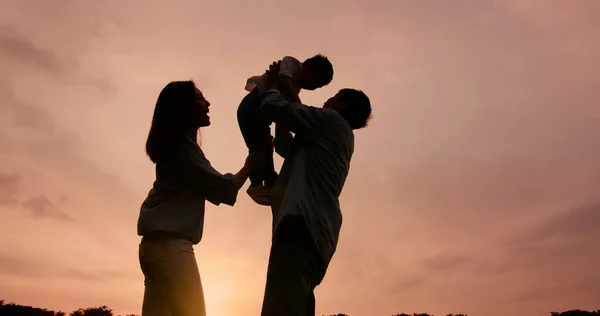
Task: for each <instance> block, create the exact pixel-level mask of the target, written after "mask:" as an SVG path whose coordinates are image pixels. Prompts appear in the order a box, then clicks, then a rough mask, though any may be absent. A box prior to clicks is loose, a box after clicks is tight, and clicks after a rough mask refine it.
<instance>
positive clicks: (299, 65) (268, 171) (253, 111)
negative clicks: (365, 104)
mask: <svg viewBox="0 0 600 316" xmlns="http://www.w3.org/2000/svg"><path fill="white" fill-rule="evenodd" d="M332 79H333V66H332V64H331V62H330V61H329V59H328V58H327V57H325V56H323V55H316V56H314V57H311V58H309V59H307V60H305V61H304V62H300V61H299V60H298V59H296V58H294V57H290V56H286V57H284V58H283V59H282V60H281V61H280V63H279V76H278V78H277V84H278V87H279V90H280V92H281V94H282V95H283V96H284V97H285V98H286V99H288V100H289V101H292V102H298V103H300V98H299V97H298V93H300V91H301V90H302V89H305V90H316V89H318V88H321V87H323V86H326V85H328V84H329V83H330V82H331V80H332ZM270 80H271V78H270V77H269V75H268V74H267V72H265V73H264V74H262V75H260V76H253V77H250V78H248V80H247V81H246V87H245V89H246V91H248V92H249V93H248V95H246V97H244V99H243V100H242V102H241V103H240V105H239V107H238V111H237V117H238V124H239V126H240V130H241V132H242V135H243V137H244V141H245V142H246V146H247V147H248V150H249V151H250V152H251V153H252V152H264V153H265V154H266V157H267V159H266V162H265V164H264V165H263V166H261V167H259V168H256V169H255V170H254V172H253V173H252V175H251V176H250V182H251V184H250V187H249V188H248V190H247V193H248V195H249V196H250V197H251V198H252V199H253V200H254V201H255V202H256V203H258V204H261V205H270V203H271V201H270V199H269V198H268V195H267V194H266V193H265V192H266V191H265V190H264V189H265V188H270V187H271V186H273V184H274V183H275V180H276V179H277V172H276V171H275V167H274V164H273V137H272V136H271V123H272V122H271V121H270V120H268V119H267V118H266V117H265V116H264V115H263V114H262V113H261V111H260V103H261V101H262V99H263V98H264V96H265V94H266V92H267V90H268V88H269V83H270ZM279 130H284V129H283V128H282V129H279V126H278V131H279ZM278 131H277V132H276V133H275V137H276V138H277V134H278V133H279V132H278Z"/></svg>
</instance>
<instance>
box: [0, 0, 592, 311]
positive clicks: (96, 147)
mask: <svg viewBox="0 0 600 316" xmlns="http://www.w3.org/2000/svg"><path fill="white" fill-rule="evenodd" d="M316 53H323V54H325V55H327V56H328V57H329V58H330V59H331V61H332V63H333V65H334V68H335V75H334V79H333V82H332V83H331V84H330V85H329V86H327V87H325V88H323V89H320V90H317V91H315V92H310V91H305V92H302V93H301V95H300V97H301V98H302V100H303V101H304V103H307V104H312V105H321V104H322V103H323V102H324V101H325V100H326V99H327V98H328V97H330V96H331V95H333V94H335V92H336V91H337V90H339V89H340V88H345V87H351V88H358V89H362V90H364V91H365V92H366V93H367V94H368V95H369V97H370V98H371V101H372V104H373V111H374V112H373V114H374V118H373V120H372V122H371V126H369V127H368V128H367V129H365V130H360V131H358V132H357V133H356V148H355V155H354V157H353V160H352V166H351V172H350V176H349V178H348V180H347V182H346V186H345V189H344V191H343V193H342V197H341V203H342V211H343V214H344V224H343V227H342V232H341V236H340V244H339V247H338V251H337V253H336V255H335V256H334V258H333V261H332V263H331V265H330V269H329V271H328V273H327V275H326V277H325V280H324V281H323V284H322V285H321V286H320V287H318V288H317V290H316V295H317V314H318V315H321V314H333V313H347V314H349V315H351V316H376V315H390V314H392V313H399V312H411V313H412V312H429V313H433V314H436V315H445V313H450V312H455V313H458V312H462V313H468V314H469V315H474V316H500V315H511V316H521V315H522V316H533V315H535V316H537V315H549V312H550V311H559V310H566V309H571V308H581V309H597V308H599V307H600V269H599V268H598V262H600V247H599V246H598V240H600V226H599V225H598V223H600V146H599V144H600V95H599V94H598V91H599V88H600V76H599V75H598V69H600V1H595V0H576V1H550V0H547V1H534V0H504V1H500V0H498V1H492V0H486V1H476V0H471V1H466V0H455V1H443V0H439V1H433V0H432V1H408V0H407V1H404V0H388V1H369V2H367V1H356V0H328V1H317V0H305V1H275V0H273V1H266V0H258V1H233V0H221V1H191V0H190V1H158V0H146V1H141V0H128V1H117V0H105V1H89V0H85V1H84V0H60V1H59V0H56V1H28V0H0V227H1V228H0V239H1V240H2V242H1V247H0V298H3V299H5V300H7V301H15V302H17V303H22V304H29V305H34V306H42V307H47V308H50V309H55V310H57V309H61V310H64V311H71V310H74V309H76V308H79V307H88V306H92V305H108V306H110V307H111V308H113V309H114V310H115V311H116V312H119V313H139V312H140V309H141V300H142V293H143V277H142V273H141V271H140V270H139V265H138V259H137V247H138V243H139V237H138V236H137V235H136V220H137V216H138V212H139V206H140V204H141V202H142V201H143V199H144V198H145V196H146V193H147V191H148V190H149V189H150V187H151V185H152V181H153V179H154V169H153V165H152V164H151V162H150V161H149V160H148V159H147V157H146V156H145V153H144V143H145V139H146V136H147V132H148V129H149V126H150V120H151V116H152V113H153V108H154V104H155V101H156V98H157V96H158V93H159V92H160V90H161V89H162V88H163V87H164V86H165V85H166V84H167V83H168V82H169V81H171V80H186V79H190V78H193V79H194V80H195V81H196V83H197V85H198V86H199V88H200V89H201V90H202V91H203V92H204V95H205V96H206V97H207V99H208V100H209V101H210V102H211V103H212V107H211V117H212V123H213V125H212V126H210V127H209V128H207V129H204V130H202V132H201V133H202V146H203V148H204V150H205V152H206V154H207V156H208V158H209V159H210V160H211V162H212V163H213V165H214V166H215V167H216V168H217V169H218V170H220V171H221V172H231V171H236V170H237V168H239V167H240V166H241V164H242V163H243V161H244V158H245V153H246V148H245V146H244V143H243V140H242V137H241V134H240V132H239V128H238V126H237V121H236V116H235V113H236V110H237V106H238V104H239V102H240V100H241V99H242V98H243V96H244V95H245V91H244V89H243V88H244V85H245V80H246V78H248V77H249V76H251V75H257V74H260V73H262V72H263V71H264V70H265V68H266V67H267V66H268V64H269V63H270V62H272V61H273V60H275V59H279V58H281V57H283V56H285V55H292V56H296V57H298V58H299V59H304V58H307V57H311V56H312V55H314V54H316ZM277 164H278V165H280V164H281V159H278V160H277ZM270 234H271V215H270V210H269V209H268V208H265V207H261V206H257V205H255V204H254V203H253V202H251V200H250V198H249V197H248V196H247V195H246V194H245V193H244V191H242V192H241V194H240V196H239V198H238V203H237V204H236V205H235V207H233V208H231V207H227V206H220V207H215V206H213V205H209V206H208V207H207V214H206V221H205V231H204V239H203V240H202V242H201V243H200V245H199V246H197V247H196V257H197V259H198V263H199V267H200V272H201V277H202V281H203V285H204V289H205V295H206V300H207V309H208V313H209V315H216V316H227V315H240V314H242V315H258V314H259V312H260V306H261V302H262V295H263V290H264V282H265V274H266V267H267V259H268V252H269V247H270Z"/></svg>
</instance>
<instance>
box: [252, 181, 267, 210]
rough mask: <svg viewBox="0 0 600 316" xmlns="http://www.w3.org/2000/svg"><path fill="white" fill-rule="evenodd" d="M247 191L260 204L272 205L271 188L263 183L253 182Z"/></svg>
mask: <svg viewBox="0 0 600 316" xmlns="http://www.w3.org/2000/svg"><path fill="white" fill-rule="evenodd" d="M246 193H248V195H249V196H250V197H251V198H252V200H254V202H256V203H258V204H260V205H267V206H269V205H271V197H270V195H271V189H269V188H267V187H265V186H264V185H261V184H251V185H250V187H249V188H248V190H246Z"/></svg>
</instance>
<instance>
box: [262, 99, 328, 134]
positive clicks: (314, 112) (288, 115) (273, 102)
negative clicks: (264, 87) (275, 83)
mask: <svg viewBox="0 0 600 316" xmlns="http://www.w3.org/2000/svg"><path fill="white" fill-rule="evenodd" d="M260 107H261V109H262V111H263V113H264V114H265V115H266V116H267V117H268V118H269V119H271V120H272V121H273V122H275V124H282V125H283V126H286V127H287V128H288V129H289V130H290V131H291V132H293V133H294V134H296V135H298V136H302V137H303V138H308V139H315V138H317V137H320V136H321V131H322V126H323V123H324V122H325V121H326V120H327V115H326V114H325V113H324V112H323V109H320V108H316V107H312V106H307V105H304V104H301V103H297V102H290V101H288V100H286V99H285V98H284V97H283V96H282V95H281V93H280V92H279V91H278V90H275V89H271V90H269V91H267V94H266V96H265V98H264V99H263V101H262V102H261V104H260Z"/></svg>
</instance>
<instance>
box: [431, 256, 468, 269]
mask: <svg viewBox="0 0 600 316" xmlns="http://www.w3.org/2000/svg"><path fill="white" fill-rule="evenodd" d="M473 261H474V259H473V258H471V257H468V256H463V255H459V254H450V253H445V254H440V255H437V256H435V257H431V258H427V259H425V260H423V261H422V262H421V263H422V264H423V266H424V267H425V268H427V269H429V270H432V271H443V270H448V269H452V268H455V267H460V266H464V265H467V264H469V263H472V262H473Z"/></svg>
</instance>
